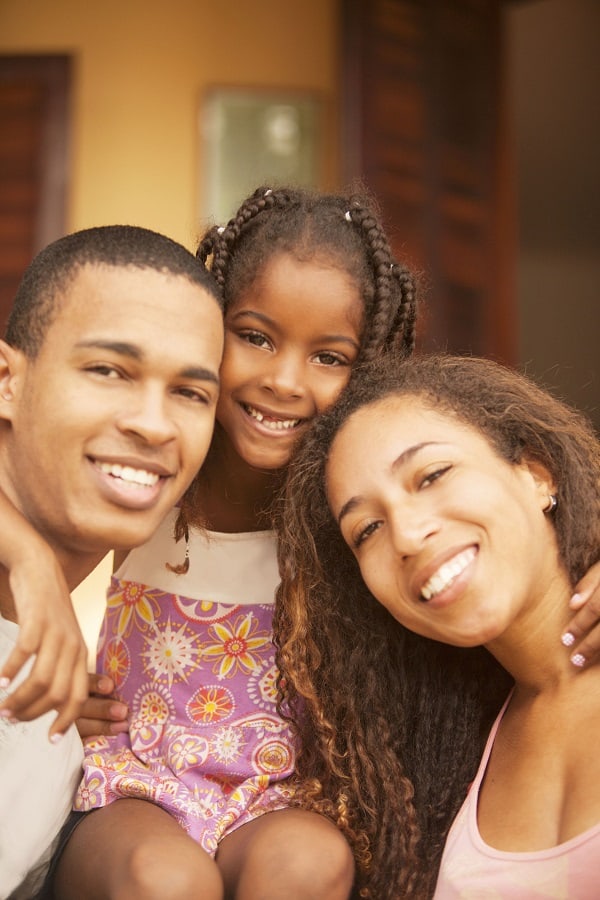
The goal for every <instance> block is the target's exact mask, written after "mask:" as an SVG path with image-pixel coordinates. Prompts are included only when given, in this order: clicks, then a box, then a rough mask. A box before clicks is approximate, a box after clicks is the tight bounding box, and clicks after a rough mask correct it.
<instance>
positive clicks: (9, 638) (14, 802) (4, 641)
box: [0, 616, 83, 900]
mask: <svg viewBox="0 0 600 900" xmlns="http://www.w3.org/2000/svg"><path fill="white" fill-rule="evenodd" d="M17 634H18V626H17V625H15V623H14V622H9V621H7V620H6V619H3V618H2V617H1V616H0V662H3V661H4V660H5V659H6V658H7V656H8V655H9V653H10V652H11V650H12V649H13V647H14V645H15V643H16V639H17ZM30 668H31V665H30V664H29V665H27V667H26V668H25V670H24V671H23V672H20V673H19V676H18V677H17V678H16V679H15V682H14V686H15V687H16V686H17V685H18V684H19V683H20V682H21V681H23V679H24V678H25V676H26V674H27V672H28V671H29V669H30ZM10 689H12V685H11V688H10ZM6 693H7V692H6V691H3V690H0V698H2V699H4V697H5V696H6ZM55 717H56V713H55V712H54V711H50V712H48V713H46V714H45V715H43V716H40V717H39V718H37V719H34V720H33V721H32V722H18V723H16V724H14V725H11V724H10V723H9V722H7V721H6V719H0V898H2V900H4V898H6V897H8V896H9V895H11V892H13V891H14V894H12V896H13V897H14V898H15V900H16V898H20V897H29V896H31V895H32V893H33V892H34V891H35V890H36V889H37V888H38V887H40V886H41V881H42V879H43V877H44V875H45V872H46V869H47V866H48V863H49V860H50V856H51V854H52V851H53V849H54V843H55V840H56V838H57V837H58V833H59V831H60V829H61V827H62V826H63V824H64V822H65V820H66V818H67V816H68V815H69V812H70V810H71V805H72V801H73V795H74V793H75V790H76V789H77V786H78V784H79V781H80V779H81V763H82V759H83V746H82V743H81V739H80V737H79V734H78V732H77V729H76V728H75V726H74V725H72V726H71V728H70V729H69V730H68V731H67V733H66V734H65V735H64V736H63V738H62V740H61V741H60V742H59V743H58V744H51V743H50V740H49V738H48V732H49V729H50V725H51V723H52V721H53V719H54V718H55ZM28 873H29V874H28ZM26 876H27V879H26V882H25V883H23V884H22V882H24V880H25V878H26ZM20 885H21V888H20V889H19V886H20ZM15 889H16V890H15Z"/></svg>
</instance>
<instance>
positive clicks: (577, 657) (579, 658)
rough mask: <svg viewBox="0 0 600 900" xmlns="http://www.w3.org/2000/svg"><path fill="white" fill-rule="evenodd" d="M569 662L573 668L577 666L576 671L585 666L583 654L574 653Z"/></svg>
mask: <svg viewBox="0 0 600 900" xmlns="http://www.w3.org/2000/svg"><path fill="white" fill-rule="evenodd" d="M571 662H572V663H573V665H574V666H577V668H578V669H581V668H582V666H585V656H584V655H583V653H574V654H573V656H572V657H571Z"/></svg>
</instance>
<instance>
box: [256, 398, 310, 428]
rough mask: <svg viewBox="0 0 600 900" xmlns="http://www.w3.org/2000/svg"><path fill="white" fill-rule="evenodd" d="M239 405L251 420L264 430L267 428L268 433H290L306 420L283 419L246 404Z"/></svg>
mask: <svg viewBox="0 0 600 900" xmlns="http://www.w3.org/2000/svg"><path fill="white" fill-rule="evenodd" d="M240 405H241V407H242V409H244V411H245V412H246V413H247V414H248V415H249V416H250V417H251V418H252V419H255V420H256V421H257V422H259V423H260V424H261V425H263V426H264V427H265V428H268V429H269V431H291V430H292V429H293V428H297V427H298V425H300V424H301V423H302V422H305V421H306V419H284V418H281V417H278V416H274V415H273V414H272V413H263V412H261V411H260V410H259V409H256V407H254V406H250V405H249V404H248V403H241V404H240Z"/></svg>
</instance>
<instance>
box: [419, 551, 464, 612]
mask: <svg viewBox="0 0 600 900" xmlns="http://www.w3.org/2000/svg"><path fill="white" fill-rule="evenodd" d="M476 556H477V548H476V547H469V548H468V549H467V550H462V551H461V552H460V553H457V554H456V556H453V557H452V559H449V560H448V561H447V562H445V563H443V565H441V566H440V567H439V569H438V570H437V572H434V573H433V575H432V576H431V578H428V579H427V581H426V582H425V584H424V585H423V587H422V588H421V593H420V596H419V599H420V600H421V601H423V602H427V601H428V600H431V599H432V598H433V597H435V596H437V594H440V593H441V592H442V591H444V590H446V588H448V587H449V586H450V585H451V584H452V582H453V581H454V580H455V579H456V578H458V576H459V575H460V574H461V572H464V570H465V569H466V568H467V566H468V565H469V564H470V563H471V562H472V561H473V560H474V559H475V557H476Z"/></svg>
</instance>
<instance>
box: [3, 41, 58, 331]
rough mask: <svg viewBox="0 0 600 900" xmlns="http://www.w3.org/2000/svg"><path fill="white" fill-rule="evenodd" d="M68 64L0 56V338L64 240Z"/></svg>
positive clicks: (46, 58) (53, 59) (51, 59)
mask: <svg viewBox="0 0 600 900" xmlns="http://www.w3.org/2000/svg"><path fill="white" fill-rule="evenodd" d="M69 82H70V60H69V58H68V57H66V56H0V334H3V333H4V326H5V323H6V317H7V313H8V310H9V309H10V306H11V304H12V299H13V297H14V294H15V291H16V288H17V285H18V283H19V280H20V278H21V275H22V274H23V271H24V270H25V268H26V267H27V265H28V263H29V262H30V260H31V259H32V257H33V256H35V254H36V253H37V252H38V251H39V250H41V249H42V247H44V246H45V245H46V244H48V243H49V242H50V241H52V240H54V239H55V238H57V237H59V236H60V235H61V234H63V233H64V228H65V207H66V193H67V175H68V173H67V160H68V123H67V119H68V93H69Z"/></svg>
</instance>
